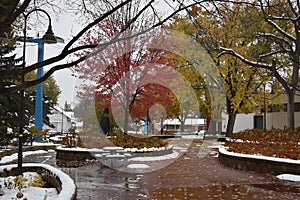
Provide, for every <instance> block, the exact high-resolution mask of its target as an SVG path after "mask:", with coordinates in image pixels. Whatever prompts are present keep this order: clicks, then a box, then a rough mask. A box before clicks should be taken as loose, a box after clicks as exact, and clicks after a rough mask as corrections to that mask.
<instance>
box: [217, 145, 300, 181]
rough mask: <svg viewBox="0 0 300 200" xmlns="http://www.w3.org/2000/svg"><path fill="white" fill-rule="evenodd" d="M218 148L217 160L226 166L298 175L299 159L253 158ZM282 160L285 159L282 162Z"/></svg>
mask: <svg viewBox="0 0 300 200" xmlns="http://www.w3.org/2000/svg"><path fill="white" fill-rule="evenodd" d="M220 150H221V149H219V161H220V162H221V163H222V164H223V165H225V166H228V167H232V168H235V169H241V170H248V171H255V172H258V173H268V174H274V175H278V174H299V175H300V161H299V164H297V163H296V162H288V159H282V161H281V162H280V161H279V160H275V159H274V160H272V158H270V159H263V158H253V157H251V156H247V155H243V156H239V154H235V153H232V152H227V151H226V150H224V149H222V151H220ZM284 160H287V161H286V162H284Z"/></svg>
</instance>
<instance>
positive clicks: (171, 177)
mask: <svg viewBox="0 0 300 200" xmlns="http://www.w3.org/2000/svg"><path fill="white" fill-rule="evenodd" d="M169 142H170V143H171V144H173V147H174V151H178V152H179V153H180V156H179V157H178V158H177V159H173V160H162V161H144V162H139V163H144V164H147V165H149V166H150V167H154V168H155V167H156V168H159V165H162V166H163V167H162V168H160V169H159V170H156V171H153V172H148V173H142V171H140V172H137V173H129V172H122V171H118V170H114V169H111V168H108V167H104V166H103V165H101V163H92V164H90V165H85V166H82V167H78V168H61V169H62V170H63V171H64V172H66V173H68V174H69V175H70V176H71V177H72V178H73V179H74V180H75V183H76V185H77V187H78V193H77V199H78V200H89V199H93V200H99V199H103V200H110V199H111V200H114V199H116V200H117V199H120V200H126V199H128V200H135V199H140V200H143V199H151V200H155V199H157V200H160V199H162V200H168V199H169V200H176V199H180V200H181V199H189V200H193V199H195V200H196V199H292V200H294V199H299V196H300V184H299V182H298V183H297V182H289V181H284V180H279V179H277V178H276V177H275V176H273V175H268V174H258V173H254V172H247V171H241V170H235V169H231V168H228V167H226V166H223V165H222V164H220V163H219V161H218V158H217V155H218V153H217V148H216V147H217V146H216V145H218V143H217V142H216V140H206V141H204V143H198V142H193V143H191V141H189V140H182V139H171V140H169ZM24 162H39V163H46V164H50V165H54V166H56V160H55V152H54V151H50V152H48V153H47V154H40V155H32V156H28V157H25V158H24Z"/></svg>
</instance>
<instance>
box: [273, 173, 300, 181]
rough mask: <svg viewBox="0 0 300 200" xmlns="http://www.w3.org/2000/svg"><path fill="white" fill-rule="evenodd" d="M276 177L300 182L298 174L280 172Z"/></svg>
mask: <svg viewBox="0 0 300 200" xmlns="http://www.w3.org/2000/svg"><path fill="white" fill-rule="evenodd" d="M276 177H277V178H279V179H282V180H287V181H294V182H300V175H294V174H280V175H278V176H276Z"/></svg>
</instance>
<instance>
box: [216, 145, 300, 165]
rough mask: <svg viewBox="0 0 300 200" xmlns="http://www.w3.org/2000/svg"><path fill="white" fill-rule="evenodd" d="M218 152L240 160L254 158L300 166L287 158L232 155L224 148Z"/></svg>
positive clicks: (299, 162) (298, 162)
mask: <svg viewBox="0 0 300 200" xmlns="http://www.w3.org/2000/svg"><path fill="white" fill-rule="evenodd" d="M219 152H220V153H222V154H225V155H229V156H236V157H242V158H254V159H260V160H269V161H275V162H283V163H292V164H300V160H293V159H289V158H276V157H269V156H262V155H249V154H242V153H234V152H230V151H227V150H226V147H224V146H221V147H220V148H219Z"/></svg>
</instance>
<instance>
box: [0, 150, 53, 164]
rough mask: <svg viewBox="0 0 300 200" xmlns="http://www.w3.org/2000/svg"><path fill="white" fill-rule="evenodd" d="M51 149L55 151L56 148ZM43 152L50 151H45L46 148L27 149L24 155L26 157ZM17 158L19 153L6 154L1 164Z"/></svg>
mask: <svg viewBox="0 0 300 200" xmlns="http://www.w3.org/2000/svg"><path fill="white" fill-rule="evenodd" d="M49 151H54V150H49ZM43 153H48V151H44V150H37V151H25V152H23V157H26V156H29V155H33V154H43ZM17 159H18V154H17V153H14V154H12V155H10V156H4V157H3V158H1V160H0V165H1V164H6V163H9V162H11V161H14V160H17Z"/></svg>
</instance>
